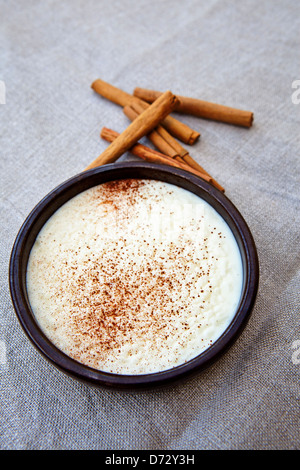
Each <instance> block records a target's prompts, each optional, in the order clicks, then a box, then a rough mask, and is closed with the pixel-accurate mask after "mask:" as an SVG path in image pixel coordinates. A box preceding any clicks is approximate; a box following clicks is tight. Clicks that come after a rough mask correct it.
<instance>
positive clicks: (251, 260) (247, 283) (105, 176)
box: [9, 162, 259, 391]
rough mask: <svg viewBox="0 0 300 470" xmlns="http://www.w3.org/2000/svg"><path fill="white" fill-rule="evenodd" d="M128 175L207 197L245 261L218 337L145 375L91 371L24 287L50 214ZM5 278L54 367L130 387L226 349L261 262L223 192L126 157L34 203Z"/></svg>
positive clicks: (248, 305) (151, 383)
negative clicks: (50, 330) (55, 338)
mask: <svg viewBox="0 0 300 470" xmlns="http://www.w3.org/2000/svg"><path fill="white" fill-rule="evenodd" d="M126 178H137V179H152V180H160V181H163V182H166V183H170V184H173V185H177V186H179V187H182V188H184V189H186V190H188V191H191V192H192V193H194V194H196V195H198V196H199V197H201V198H202V199H203V200H205V201H206V202H208V203H209V204H210V205H211V206H212V207H213V208H214V209H215V210H216V211H217V212H218V213H219V214H220V215H221V216H222V217H223V219H224V220H225V222H227V224H228V226H229V227H230V229H231V231H232V232H233V235H234V237H235V239H236V241H237V244H238V247H239V250H240V253H241V258H242V266H243V288H242V295H241V298H240V303H239V306H238V308H237V311H236V314H235V316H234V318H233V319H232V321H231V323H230V325H229V326H228V328H227V329H226V330H225V331H224V332H223V334H222V335H221V336H220V337H219V338H218V340H217V341H215V342H214V343H213V344H212V345H211V346H210V347H209V348H208V349H206V350H205V351H203V352H202V353H201V354H199V355H198V356H197V357H195V358H194V359H192V360H190V361H188V362H186V363H184V364H182V365H179V366H176V367H174V368H172V369H169V370H164V371H161V372H155V373H150V374H143V375H120V374H113V373H108V372H103V371H99V370H95V369H93V368H90V367H88V366H86V365H83V364H81V363H79V362H77V361H75V360H74V359H72V358H70V357H69V356H67V355H66V354H65V353H63V352H62V351H60V350H59V349H58V348H57V347H56V346H54V344H53V343H51V341H50V340H49V339H48V338H47V337H46V336H45V334H44V333H43V332H42V330H41V329H40V327H39V325H38V323H37V322H36V320H35V317H34V314H33V312H32V309H31V307H30V303H29V300H28V295H27V290H26V269H27V263H28V258H29V254H30V250H31V248H32V246H33V244H34V242H35V239H36V237H37V235H38V233H39V231H40V230H41V228H42V227H43V225H44V224H45V223H46V222H47V220H48V219H49V217H51V215H52V214H53V213H54V212H55V211H56V210H57V209H58V208H59V207H61V206H62V205H63V204H64V203H65V202H67V201H68V200H69V199H71V198H72V197H74V196H76V195H77V194H79V193H80V192H82V191H85V190H87V189H89V188H91V187H93V186H96V185H98V184H101V183H105V182H108V181H113V180H118V179H126ZM9 282H10V292H11V298H12V302H13V305H14V308H15V312H16V315H17V317H18V320H19V322H20V324H21V326H22V328H23V330H24V331H25V333H26V335H27V336H28V338H29V339H30V341H31V342H32V343H33V345H34V346H35V347H36V348H37V350H38V351H39V352H40V353H41V354H42V355H43V356H44V357H45V358H46V359H48V360H49V361H50V362H51V363H52V364H53V365H54V366H55V367H57V368H58V369H59V370H61V371H62V372H64V373H65V374H67V375H68V376H71V377H73V378H74V379H78V380H80V381H82V382H84V383H86V384H89V385H92V386H97V387H105V388H110V389H117V390H131V391H132V390H141V389H149V388H153V387H158V386H164V385H169V384H171V383H174V382H175V381H182V380H184V379H186V378H188V377H190V376H191V375H192V374H198V373H200V372H201V371H202V370H204V369H206V368H207V367H209V366H210V365H211V364H213V363H214V362H215V361H217V360H218V359H219V358H220V357H221V355H223V354H224V353H225V352H226V351H227V350H228V348H229V347H230V346H231V345H232V344H233V343H234V341H235V340H236V339H237V338H238V336H239V335H240V334H241V332H242V331H243V329H244V327H245V326H246V324H247V321H248V319H249V317H250V314H251V311H252V309H253V306H254V303H255V299H256V295H257V290H258V282H259V263H258V256H257V250H256V247H255V243H254V240H253V237H252V234H251V232H250V230H249V227H248V226H247V223H246V222H245V220H244V218H243V217H242V215H241V214H240V212H239V211H238V210H237V208H236V207H235V206H234V205H233V204H232V202H231V201H230V200H229V199H228V198H227V197H226V196H225V194H224V193H222V192H221V191H219V190H218V189H216V188H215V187H213V186H212V185H211V184H209V183H207V182H205V181H203V180H202V179H201V178H198V177H197V176H194V175H193V174H191V173H189V172H186V171H184V170H181V169H176V168H171V167H170V166H164V165H156V164H150V163H145V162H126V163H115V164H109V165H104V166H102V167H98V168H95V169H92V170H89V171H85V172H82V173H80V174H78V175H75V176H74V177H72V178H70V179H68V180H67V181H65V182H63V183H62V184H60V185H59V186H58V187H56V188H55V189H53V190H52V191H51V192H50V193H49V194H48V195H46V196H45V197H44V198H43V199H42V200H41V201H40V202H39V203H38V204H37V206H36V207H35V208H34V209H33V210H32V212H31V213H30V214H29V216H28V217H27V218H26V220H25V222H24V223H23V225H22V227H21V229H20V231H19V233H18V235H17V237H16V240H15V242H14V245H13V249H12V252H11V257H10V266H9Z"/></svg>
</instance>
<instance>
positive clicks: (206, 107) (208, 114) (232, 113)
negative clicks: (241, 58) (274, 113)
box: [133, 87, 254, 127]
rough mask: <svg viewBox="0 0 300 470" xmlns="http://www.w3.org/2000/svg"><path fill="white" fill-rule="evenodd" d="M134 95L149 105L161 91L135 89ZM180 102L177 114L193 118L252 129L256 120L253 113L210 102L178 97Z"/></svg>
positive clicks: (176, 109)
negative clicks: (188, 115)
mask: <svg viewBox="0 0 300 470" xmlns="http://www.w3.org/2000/svg"><path fill="white" fill-rule="evenodd" d="M133 95H134V96H135V97H136V98H140V99H143V100H145V101H147V102H148V103H153V102H154V101H155V100H156V99H157V98H158V97H159V96H160V95H161V92H160V91H155V90H148V89H145V88H139V87H137V88H135V90H134V92H133ZM177 97H178V99H179V101H178V105H177V106H176V108H175V111H176V112H179V113H183V114H190V115H193V116H197V117H201V118H205V119H212V120H214V121H220V122H226V123H228V124H235V125H237V126H243V127H251V126H252V123H253V119H254V115H253V112H251V111H244V110H241V109H236V108H231V107H229V106H223V105H221V104H217V103H210V102H209V101H203V100H199V99H197V98H189V97H187V96H181V95H177Z"/></svg>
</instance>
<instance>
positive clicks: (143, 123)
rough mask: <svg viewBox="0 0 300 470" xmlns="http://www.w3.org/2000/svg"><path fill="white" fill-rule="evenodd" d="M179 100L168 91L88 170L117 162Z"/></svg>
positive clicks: (91, 164) (133, 122)
mask: <svg viewBox="0 0 300 470" xmlns="http://www.w3.org/2000/svg"><path fill="white" fill-rule="evenodd" d="M176 103H177V98H176V96H175V95H173V94H172V93H171V92H170V91H166V92H165V93H164V94H163V95H161V96H160V97H159V98H158V99H157V100H155V102H154V103H153V104H151V105H150V106H149V107H148V108H147V109H146V110H145V111H143V112H142V113H141V114H140V115H139V116H138V117H137V118H136V119H135V120H134V121H132V123H131V124H130V125H129V126H128V127H127V128H126V129H125V130H124V131H123V132H122V134H120V135H119V136H118V138H117V139H116V140H114V141H113V142H112V143H111V144H110V145H109V146H108V147H107V149H106V150H104V152H102V154H101V155H100V156H99V157H98V158H96V159H95V160H94V161H93V162H92V163H90V165H89V166H88V167H87V168H86V170H88V169H90V168H94V167H97V166H100V165H105V164H106V163H111V162H114V161H116V160H117V159H118V158H119V157H120V156H121V155H123V153H124V152H126V151H127V150H129V149H130V147H132V146H133V145H134V144H135V143H136V142H137V141H138V140H139V139H140V138H142V137H144V136H145V135H147V134H149V132H151V131H152V130H153V129H154V128H155V127H156V126H157V125H158V124H159V123H160V122H161V121H162V120H163V119H164V118H165V117H166V116H167V115H168V114H169V113H170V112H172V110H173V109H174V107H175V106H176Z"/></svg>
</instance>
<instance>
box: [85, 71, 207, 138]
mask: <svg viewBox="0 0 300 470" xmlns="http://www.w3.org/2000/svg"><path fill="white" fill-rule="evenodd" d="M91 88H92V89H93V90H94V91H95V92H96V93H98V94H99V95H101V96H102V97H103V98H106V99H108V100H110V101H112V102H113V103H115V104H118V105H119V106H122V107H123V108H124V106H126V105H130V104H131V103H139V104H140V105H141V106H143V107H144V109H146V108H147V107H149V103H147V102H146V101H144V100H141V99H140V98H137V97H135V96H133V95H130V94H129V93H127V92H126V91H123V90H121V89H120V88H117V87H115V86H113V85H111V84H110V83H107V82H105V81H104V80H101V79H97V80H95V81H94V82H93V83H92V85H91ZM162 125H163V126H164V127H165V128H166V129H167V130H168V131H169V132H170V134H172V135H173V136H174V137H177V139H179V140H181V141H182V142H184V143H186V144H190V145H192V144H194V143H195V142H196V140H197V139H198V138H199V137H200V133H199V132H197V131H195V130H194V129H191V128H190V127H189V126H187V125H186V124H184V123H183V122H180V121H178V120H177V119H175V118H174V117H172V116H166V118H165V119H164V120H163V122H162Z"/></svg>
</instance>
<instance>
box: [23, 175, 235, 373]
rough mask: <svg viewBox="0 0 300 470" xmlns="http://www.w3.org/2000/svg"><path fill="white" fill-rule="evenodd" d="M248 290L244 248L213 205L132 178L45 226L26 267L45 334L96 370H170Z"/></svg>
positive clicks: (64, 210) (217, 331)
mask: <svg viewBox="0 0 300 470" xmlns="http://www.w3.org/2000/svg"><path fill="white" fill-rule="evenodd" d="M242 283H243V274H242V261H241V255H240V251H239V248H238V246H237V242H236V240H235V238H234V236H233V234H232V232H231V230H230V228H229V227H228V225H227V224H226V223H225V221H224V220H223V218H222V217H221V216H220V215H219V214H218V213H217V212H216V210H215V209H214V208H212V207H211V206H210V205H209V204H208V203H206V202H205V201H204V200H202V199H201V198H199V197H198V196H196V195H195V194H193V193H191V192H189V191H187V190H185V189H183V188H180V187H177V186H175V185H172V184H169V183H164V182H161V181H155V180H147V179H145V180H142V179H139V180H138V179H126V180H118V181H112V182H108V183H104V184H101V185H99V186H95V187H93V188H90V189H88V190H86V191H84V192H82V193H80V194H79V195H77V196H75V197H74V198H72V199H71V200H69V201H68V202H67V203H65V204H64V205H63V206H62V207H61V208H60V209H59V210H57V211H56V212H55V213H54V214H53V215H52V216H51V217H50V219H49V220H48V221H47V223H46V224H45V225H44V226H43V228H42V230H41V231H40V233H39V234H38V236H37V238H36V241H35V243H34V245H33V247H32V250H31V253H30V256H29V261H28V267H27V291H28V298H29V302H30V304H31V308H32V311H33V313H34V315H35V317H36V320H37V322H38V323H39V325H40V327H41V329H42V330H43V332H44V333H45V335H46V336H47V337H48V338H49V339H50V340H51V341H52V342H53V343H54V344H55V345H56V346H57V347H58V348H59V349H60V350H62V351H63V352H64V353H66V354H67V355H69V356H70V357H72V358H73V359H75V360H76V361H78V362H81V363H83V364H85V365H87V366H89V367H92V368H94V369H97V370H102V371H106V372H113V373H116V374H126V375H127V374H130V375H137V374H147V373H154V372H158V371H163V370H167V369H171V368H173V367H175V366H178V365H180V364H183V363H185V362H186V361H189V360H190V359H192V358H194V357H195V356H197V355H199V354H200V353H202V352H203V351H205V350H206V349H207V348H209V347H210V346H211V345H212V344H213V343H214V342H215V341H216V340H217V339H218V338H219V337H220V336H221V335H222V334H223V332H224V331H225V330H226V328H227V327H228V326H229V324H230V323H231V321H232V319H233V317H234V315H235V313H236V310H237V306H238V304H239V300H240V296H241V291H242Z"/></svg>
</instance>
